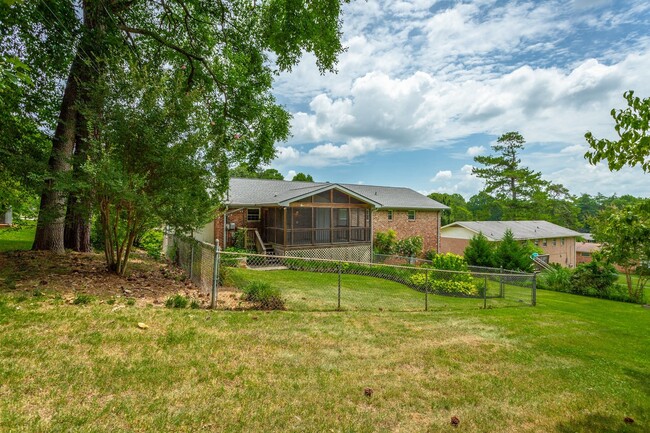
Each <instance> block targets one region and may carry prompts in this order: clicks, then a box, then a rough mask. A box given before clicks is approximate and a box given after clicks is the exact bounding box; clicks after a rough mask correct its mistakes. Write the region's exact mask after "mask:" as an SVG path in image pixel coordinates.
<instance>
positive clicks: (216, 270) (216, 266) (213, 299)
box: [210, 239, 219, 309]
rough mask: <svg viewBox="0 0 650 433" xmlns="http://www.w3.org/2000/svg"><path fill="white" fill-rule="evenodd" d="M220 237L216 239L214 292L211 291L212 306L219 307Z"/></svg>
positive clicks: (213, 267) (213, 270) (213, 275)
mask: <svg viewBox="0 0 650 433" xmlns="http://www.w3.org/2000/svg"><path fill="white" fill-rule="evenodd" d="M218 285H219V239H215V241H214V262H213V263H212V292H211V293H210V308H212V309H214V308H216V307H217V296H218V295H219V291H218V289H217V286H218Z"/></svg>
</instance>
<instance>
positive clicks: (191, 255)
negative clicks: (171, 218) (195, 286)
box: [190, 242, 194, 281]
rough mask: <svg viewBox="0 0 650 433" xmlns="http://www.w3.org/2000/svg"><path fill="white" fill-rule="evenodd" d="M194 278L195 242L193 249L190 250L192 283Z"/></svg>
mask: <svg viewBox="0 0 650 433" xmlns="http://www.w3.org/2000/svg"><path fill="white" fill-rule="evenodd" d="M193 276H194V242H192V247H191V250H190V281H192V277H193Z"/></svg>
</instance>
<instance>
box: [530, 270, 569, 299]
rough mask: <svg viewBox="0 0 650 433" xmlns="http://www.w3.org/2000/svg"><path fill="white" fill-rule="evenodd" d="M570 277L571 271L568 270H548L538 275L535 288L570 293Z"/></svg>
mask: <svg viewBox="0 0 650 433" xmlns="http://www.w3.org/2000/svg"><path fill="white" fill-rule="evenodd" d="M572 275H573V271H572V270H571V269H569V268H562V267H559V268H555V269H549V270H548V271H544V272H542V273H541V274H539V276H538V278H537V287H538V288H540V289H544V290H553V291H555V292H567V293H570V292H571V291H572V284H571V277H572Z"/></svg>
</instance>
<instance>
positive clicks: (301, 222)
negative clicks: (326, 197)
mask: <svg viewBox="0 0 650 433" xmlns="http://www.w3.org/2000/svg"><path fill="white" fill-rule="evenodd" d="M291 220H292V221H291V223H292V226H291V228H292V229H293V230H291V240H290V241H289V243H290V244H291V245H308V244H312V243H313V240H312V234H313V233H312V208H310V207H309V208H293V209H291Z"/></svg>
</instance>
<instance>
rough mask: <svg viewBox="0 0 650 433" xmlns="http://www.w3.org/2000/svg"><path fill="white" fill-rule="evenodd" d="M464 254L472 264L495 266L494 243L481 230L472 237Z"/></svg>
mask: <svg viewBox="0 0 650 433" xmlns="http://www.w3.org/2000/svg"><path fill="white" fill-rule="evenodd" d="M463 256H464V257H465V260H467V263H469V264H470V265H474V266H486V267H493V266H494V262H495V258H494V245H493V244H492V242H490V241H489V240H488V238H487V237H485V235H484V234H483V233H482V232H481V233H479V234H477V235H475V236H473V237H472V239H470V241H469V245H467V248H465V252H464V253H463Z"/></svg>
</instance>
